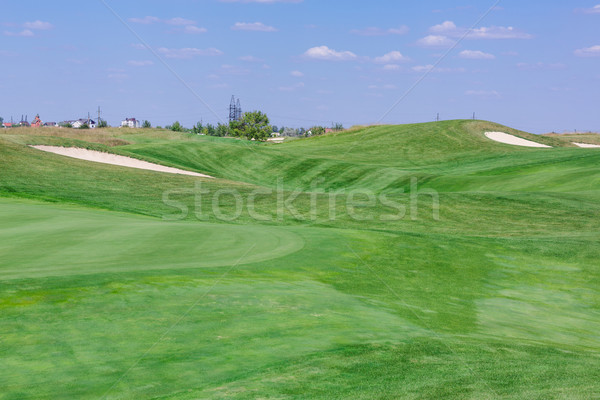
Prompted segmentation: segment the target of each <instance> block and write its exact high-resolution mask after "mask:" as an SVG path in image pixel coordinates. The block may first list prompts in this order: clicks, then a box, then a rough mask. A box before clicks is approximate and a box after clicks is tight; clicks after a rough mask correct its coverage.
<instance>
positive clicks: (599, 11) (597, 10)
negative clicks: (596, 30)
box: [579, 4, 600, 14]
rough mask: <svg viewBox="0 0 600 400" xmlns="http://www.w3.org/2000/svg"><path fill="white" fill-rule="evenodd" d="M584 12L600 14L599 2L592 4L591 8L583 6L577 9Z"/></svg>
mask: <svg viewBox="0 0 600 400" xmlns="http://www.w3.org/2000/svg"><path fill="white" fill-rule="evenodd" d="M579 11H581V12H583V13H585V14H600V4H598V5H597V6H594V7H592V8H584V9H581V10H579Z"/></svg>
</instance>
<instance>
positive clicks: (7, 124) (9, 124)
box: [2, 122, 13, 128]
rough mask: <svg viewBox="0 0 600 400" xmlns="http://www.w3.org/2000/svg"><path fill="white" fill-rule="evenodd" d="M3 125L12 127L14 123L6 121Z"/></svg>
mask: <svg viewBox="0 0 600 400" xmlns="http://www.w3.org/2000/svg"><path fill="white" fill-rule="evenodd" d="M2 126H4V127H5V128H12V127H13V124H12V123H11V122H5V123H3V124H2Z"/></svg>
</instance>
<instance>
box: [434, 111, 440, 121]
mask: <svg viewBox="0 0 600 400" xmlns="http://www.w3.org/2000/svg"><path fill="white" fill-rule="evenodd" d="M435 120H436V121H437V122H440V113H438V115H437V118H436V119H435Z"/></svg>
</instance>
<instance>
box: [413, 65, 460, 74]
mask: <svg viewBox="0 0 600 400" xmlns="http://www.w3.org/2000/svg"><path fill="white" fill-rule="evenodd" d="M412 70H413V71H415V72H438V73H443V72H466V69H464V68H440V67H437V68H436V67H434V66H433V65H431V64H429V65H417V66H414V67H412Z"/></svg>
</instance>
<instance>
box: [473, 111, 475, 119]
mask: <svg viewBox="0 0 600 400" xmlns="http://www.w3.org/2000/svg"><path fill="white" fill-rule="evenodd" d="M473 121H475V113H473Z"/></svg>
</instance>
